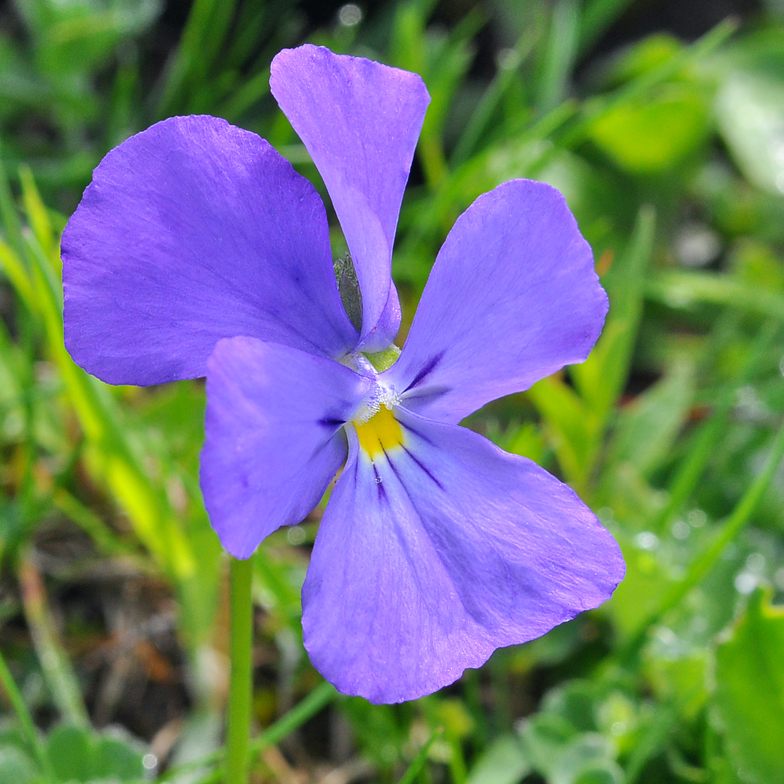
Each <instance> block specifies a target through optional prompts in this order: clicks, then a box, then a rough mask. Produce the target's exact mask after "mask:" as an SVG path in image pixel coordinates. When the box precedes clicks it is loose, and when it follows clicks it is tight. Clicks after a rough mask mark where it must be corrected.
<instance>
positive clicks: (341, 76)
mask: <svg viewBox="0 0 784 784" xmlns="http://www.w3.org/2000/svg"><path fill="white" fill-rule="evenodd" d="M271 74H272V75H271V78H270V87H271V89H272V94H273V95H274V96H275V98H276V100H277V102H278V104H279V105H280V108H281V109H282V110H283V112H284V113H285V115H286V117H288V118H289V120H290V121H291V124H292V125H293V126H294V130H296V132H297V133H298V134H299V136H300V138H301V139H302V142H303V143H304V145H305V147H307V149H308V152H309V153H310V155H311V157H312V158H313V161H314V162H315V164H316V166H317V167H318V170H319V172H320V173H321V176H322V177H323V178H324V183H325V184H326V186H327V190H328V191H329V195H330V197H331V198H332V203H333V205H334V207H335V212H337V215H338V219H339V220H340V225H341V227H342V228H343V233H344V234H345V236H346V242H347V243H348V247H349V250H350V251H351V256H352V258H353V260H354V265H355V267H356V270H357V277H358V279H359V284H360V288H361V290H362V301H363V306H364V319H363V324H362V340H363V341H365V345H363V346H362V348H363V349H364V350H380V349H382V348H386V347H387V346H388V345H389V343H391V342H392V340H393V339H394V337H395V334H396V333H397V328H398V326H399V317H398V321H397V322H396V323H395V325H394V329H395V332H394V333H392V334H391V335H390V334H389V329H390V327H389V323H387V324H386V334H384V335H374V330H376V327H377V326H378V324H379V320H380V319H381V314H382V311H383V310H384V306H385V305H386V302H387V298H388V292H389V287H390V282H391V272H390V269H391V259H392V244H393V242H394V237H395V228H396V227H397V219H398V214H399V212H400V204H401V202H402V200H403V191H404V190H405V187H406V181H407V180H408V173H409V170H410V168H411V161H412V159H413V157H414V150H415V148H416V144H417V139H418V138H419V132H420V131H421V130H422V123H423V121H424V117H425V110H426V109H427V105H428V103H429V102H430V96H429V95H428V93H427V89H426V88H425V85H424V83H423V82H422V80H421V79H420V77H419V76H417V75H416V74H413V73H409V72H408V71H401V70H400V69H398V68H390V67H389V66H386V65H381V64H380V63H374V62H372V61H370V60H365V59H363V58H360V57H347V56H344V55H336V54H333V53H332V52H330V51H329V49H324V48H323V47H319V46H312V45H310V44H306V45H305V46H300V47H299V48H297V49H284V50H283V51H282V52H280V53H279V54H278V55H277V56H276V57H275V59H274V60H273V61H272V70H271ZM387 322H389V319H387ZM384 341H386V345H383V343H384Z"/></svg>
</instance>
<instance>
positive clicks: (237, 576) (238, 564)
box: [225, 557, 253, 784]
mask: <svg viewBox="0 0 784 784" xmlns="http://www.w3.org/2000/svg"><path fill="white" fill-rule="evenodd" d="M251 574H252V572H251V559H250V558H248V559H246V560H242V561H241V560H239V559H237V558H234V557H231V559H230V561H229V591H230V599H229V601H230V624H231V628H230V635H231V643H230V653H231V679H230V681H229V707H228V727H227V732H226V779H225V781H226V784H247V781H248V762H249V757H250V755H249V741H250V715H251V695H252V692H253V623H252V618H253V607H252V603H251Z"/></svg>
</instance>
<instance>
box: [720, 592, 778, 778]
mask: <svg viewBox="0 0 784 784" xmlns="http://www.w3.org/2000/svg"><path fill="white" fill-rule="evenodd" d="M782 662H784V609H783V608H781V607H773V606H771V604H770V594H769V593H767V592H765V591H762V590H760V589H758V590H757V591H755V592H754V593H753V594H752V595H751V597H750V599H749V605H748V608H747V610H746V613H745V615H744V616H743V617H742V618H741V619H740V620H739V621H738V623H737V624H736V626H735V628H734V629H733V631H732V636H731V637H730V638H729V639H728V640H726V641H725V642H723V643H722V644H721V645H719V647H718V649H717V651H716V694H715V706H716V711H717V714H718V716H719V718H720V720H721V723H722V725H723V727H724V731H725V733H726V741H727V747H728V751H729V754H730V757H731V758H732V760H733V761H734V763H735V764H736V765H737V767H738V768H739V769H740V772H741V778H742V779H743V780H745V781H747V782H754V783H755V784H757V783H758V784H780V783H781V782H784V743H782V738H784V668H782Z"/></svg>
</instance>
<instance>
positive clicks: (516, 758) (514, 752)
mask: <svg viewBox="0 0 784 784" xmlns="http://www.w3.org/2000/svg"><path fill="white" fill-rule="evenodd" d="M530 772H531V765H530V763H529V762H528V760H527V758H526V756H525V754H524V752H523V748H522V746H521V744H520V739H519V738H517V737H515V736H514V735H501V736H500V737H499V738H496V740H494V741H493V743H492V744H491V745H490V746H489V747H488V748H487V749H486V750H485V751H484V752H483V753H482V755H481V756H480V757H479V759H478V760H477V761H476V764H475V765H474V767H473V768H472V769H471V772H470V773H469V774H468V780H467V782H466V784H517V782H519V781H520V780H521V779H522V778H523V777H524V776H527V775H528V774H529V773H530Z"/></svg>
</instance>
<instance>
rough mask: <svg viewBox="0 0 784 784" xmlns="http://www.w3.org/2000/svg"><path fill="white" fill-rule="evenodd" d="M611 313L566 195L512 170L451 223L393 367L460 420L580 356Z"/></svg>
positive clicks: (427, 410) (450, 418)
mask: <svg viewBox="0 0 784 784" xmlns="http://www.w3.org/2000/svg"><path fill="white" fill-rule="evenodd" d="M606 313H607V295H606V294H605V293H604V289H603V288H602V287H601V285H600V284H599V278H598V277H597V275H596V273H595V272H594V268H593V256H592V253H591V248H590V246H589V245H588V243H587V242H586V241H585V240H584V239H583V238H582V236H581V234H580V232H579V230H578V228H577V223H576V221H575V220H574V217H573V216H572V213H571V212H570V211H569V208H568V207H567V206H566V202H565V201H564V198H563V196H561V194H560V193H559V192H558V191H557V190H555V188H552V187H550V186H549V185H545V184H544V183H540V182H532V181H530V180H512V181H511V182H507V183H504V184H503V185H499V186H498V187H497V188H496V189H495V190H493V191H490V192H489V193H486V194H484V195H483V196H480V197H479V198H478V199H477V200H476V201H475V202H474V203H473V204H472V205H471V207H469V208H468V210H466V212H465V213H464V214H463V215H462V216H461V217H460V218H459V219H458V220H457V222H456V223H455V225H454V227H453V229H452V231H451V232H450V233H449V236H448V237H447V239H446V242H445V243H444V246H443V247H442V248H441V251H440V253H439V254H438V258H437V259H436V262H435V265H434V266H433V270H432V272H431V273H430V279H429V280H428V282H427V285H426V286H425V290H424V293H423V294H422V299H421V301H420V303H419V309H418V311H417V314H416V316H415V318H414V322H413V324H412V325H411V331H410V332H409V334H408V339H407V340H406V343H405V346H403V352H402V354H401V355H400V358H399V359H398V361H397V363H396V364H395V365H393V367H392V368H390V370H389V371H387V374H386V377H387V378H388V379H389V380H390V381H391V382H392V383H394V385H395V386H396V387H397V389H398V390H399V391H400V392H402V393H403V398H404V405H405V406H406V407H407V408H410V409H412V410H415V411H417V412H419V413H421V414H423V415H425V416H428V417H432V418H433V419H438V420H440V421H444V422H459V421H460V420H461V419H462V418H463V417H465V416H467V415H468V414H470V413H471V412H473V411H475V410H476V409H477V408H479V407H480V406H482V405H484V404H485V403H487V402H489V401H490V400H495V399H496V398H498V397H501V396H502V395H508V394H510V393H513V392H521V391H522V390H524V389H527V388H528V387H530V386H531V384H533V383H534V382H535V381H538V380H539V379H540V378H543V377H544V376H548V375H550V374H551V373H554V372H555V371H556V370H559V369H560V368H562V367H563V366H564V365H569V364H573V363H576V362H582V361H584V360H585V358H586V357H587V356H588V354H589V353H590V351H591V348H592V347H593V344H594V343H595V342H596V340H597V338H598V337H599V333H600V332H601V329H602V325H603V323H604V317H605V315H606Z"/></svg>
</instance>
